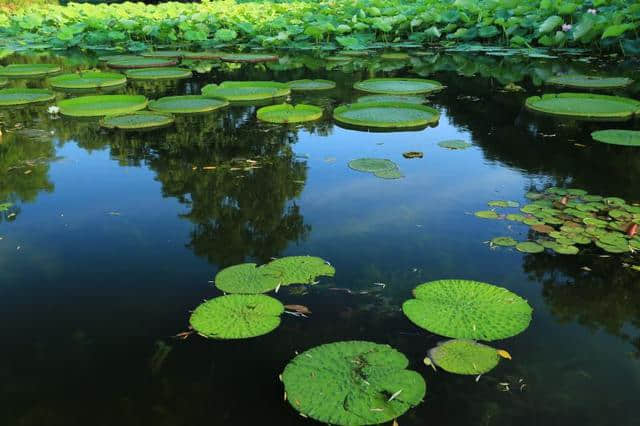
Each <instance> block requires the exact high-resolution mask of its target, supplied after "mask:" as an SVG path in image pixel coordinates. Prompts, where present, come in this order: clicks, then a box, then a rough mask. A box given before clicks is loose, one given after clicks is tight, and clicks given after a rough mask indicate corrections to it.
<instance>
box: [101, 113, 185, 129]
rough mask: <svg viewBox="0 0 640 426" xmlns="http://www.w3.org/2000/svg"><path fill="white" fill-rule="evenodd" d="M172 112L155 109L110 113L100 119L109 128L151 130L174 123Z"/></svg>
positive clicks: (103, 125) (102, 124)
mask: <svg viewBox="0 0 640 426" xmlns="http://www.w3.org/2000/svg"><path fill="white" fill-rule="evenodd" d="M173 122H174V118H173V116H172V115H171V114H165V113H161V112H154V111H137V112H132V113H128V114H119V115H109V116H106V117H104V118H102V119H101V120H100V125H101V126H102V127H104V128H107V129H119V130H151V129H158V128H161V127H166V126H169V125H171V124H173Z"/></svg>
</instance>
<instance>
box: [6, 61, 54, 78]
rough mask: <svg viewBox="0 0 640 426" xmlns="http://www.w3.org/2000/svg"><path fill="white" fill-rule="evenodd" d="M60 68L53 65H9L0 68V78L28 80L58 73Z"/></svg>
mask: <svg viewBox="0 0 640 426" xmlns="http://www.w3.org/2000/svg"><path fill="white" fill-rule="evenodd" d="M61 69H62V68H60V67H59V66H58V65H54V64H10V65H7V66H6V67H2V66H0V77H12V78H30V77H41V76H43V75H48V74H54V73H57V72H60V70H61Z"/></svg>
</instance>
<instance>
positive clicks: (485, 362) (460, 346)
mask: <svg viewBox="0 0 640 426" xmlns="http://www.w3.org/2000/svg"><path fill="white" fill-rule="evenodd" d="M427 356H428V357H429V359H430V360H431V362H432V363H434V364H435V365H437V366H438V367H440V368H442V369H443V370H445V371H447V372H449V373H454V374H473V375H478V374H484V373H487V372H489V371H491V370H493V369H494V368H495V367H496V366H497V365H498V362H499V361H500V355H498V351H496V350H495V349H494V348H492V347H491V346H487V345H483V344H482V343H478V342H476V341H475V340H467V339H454V340H447V341H445V342H441V343H439V344H438V345H437V346H436V347H434V348H432V349H431V350H429V352H428V354H427Z"/></svg>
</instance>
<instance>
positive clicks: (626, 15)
mask: <svg viewBox="0 0 640 426" xmlns="http://www.w3.org/2000/svg"><path fill="white" fill-rule="evenodd" d="M0 10H2V9H0ZM638 24H640V3H638V2H636V1H635V0H588V1H579V0H444V1H440V0H413V1H411V0H410V1H400V0H350V1H335V0H305V1H303V0H292V1H289V2H285V3H278V2H260V4H259V5H256V3H255V2H238V1H235V0H222V1H215V2H213V1H208V0H203V1H202V3H176V2H167V3H161V4H158V5H145V4H143V3H124V4H117V5H106V4H101V5H93V4H88V3H83V4H79V3H69V4H68V5H67V6H59V5H41V6H38V7H35V8H34V7H29V8H26V7H25V8H22V9H19V10H12V11H7V10H5V11H4V12H2V11H0V36H2V37H3V38H4V39H5V40H6V41H5V43H7V45H8V46H9V47H11V46H12V45H13V46H15V45H24V44H26V43H29V44H31V45H43V46H44V47H46V46H51V47H55V48H71V47H81V48H93V49H102V48H110V47H118V48H122V49H127V50H130V51H142V50H147V49H150V48H155V47H157V46H159V45H184V46H186V47H189V46H196V47H200V48H212V47H223V46H235V47H239V48H244V47H266V48H272V47H273V48H276V47H286V48H311V47H314V46H318V45H321V46H323V47H325V48H326V47H340V46H342V47H345V48H348V49H364V48H365V47H372V46H375V44H374V43H385V44H388V43H395V44H398V43H403V44H404V45H405V46H406V45H407V43H411V44H417V45H424V44H427V43H435V42H440V43H443V42H444V43H456V42H471V41H473V42H482V43H487V44H503V45H508V46H512V47H530V46H545V47H566V46H581V47H585V46H586V47H592V48H595V49H602V50H616V51H622V52H623V53H625V54H638V53H640V39H639V38H638V33H637V27H638Z"/></svg>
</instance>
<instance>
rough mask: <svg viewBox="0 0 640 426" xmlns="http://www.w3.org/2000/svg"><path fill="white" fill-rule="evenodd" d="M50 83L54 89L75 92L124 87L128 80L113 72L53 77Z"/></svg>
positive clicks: (89, 72) (90, 72)
mask: <svg viewBox="0 0 640 426" xmlns="http://www.w3.org/2000/svg"><path fill="white" fill-rule="evenodd" d="M48 81H49V84H50V85H51V87H53V88H54V89H71V90H73V89H97V88H105V87H115V86H122V85H123V84H125V83H126V82H127V78H126V77H125V76H123V75H122V74H118V73H113V72H94V71H88V72H83V73H75V74H61V75H58V76H55V77H51V78H50V79H49V80H48Z"/></svg>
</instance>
